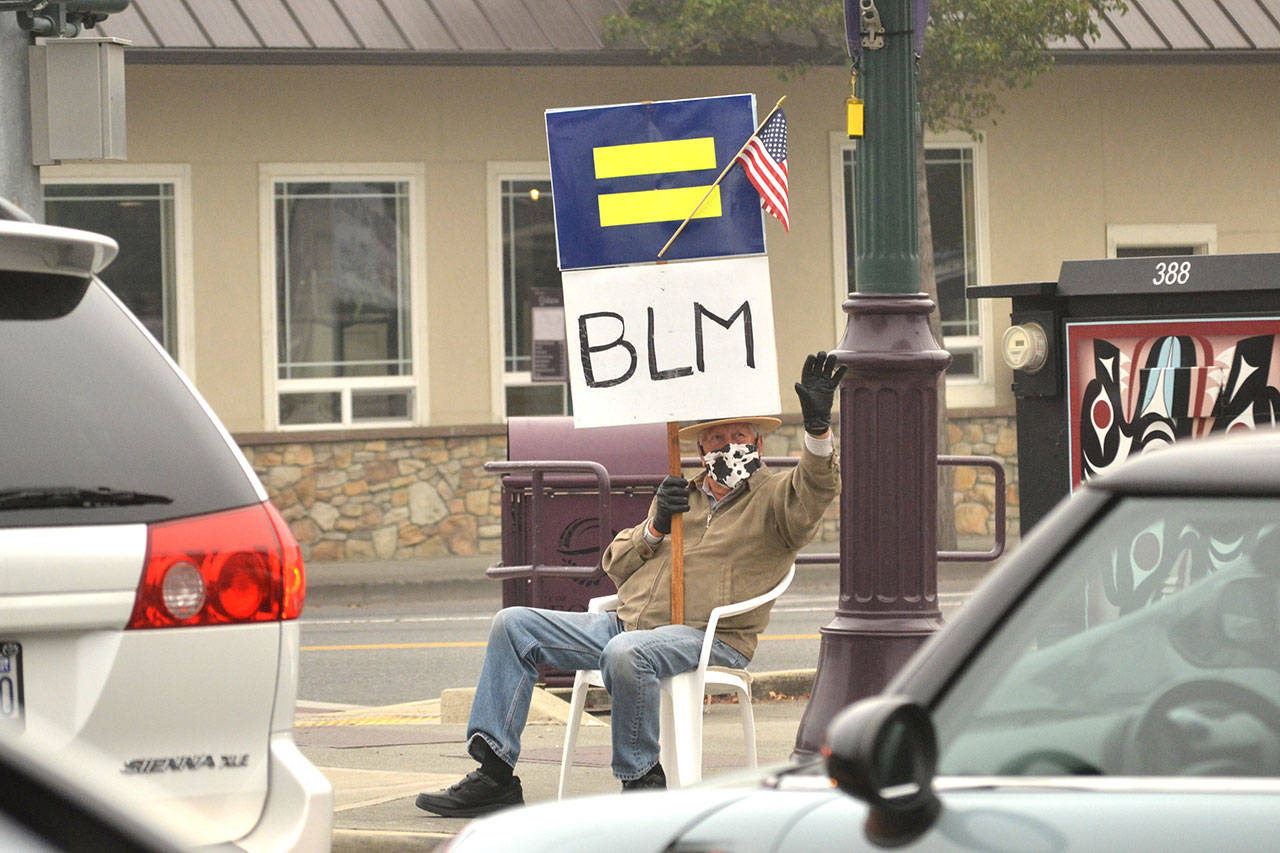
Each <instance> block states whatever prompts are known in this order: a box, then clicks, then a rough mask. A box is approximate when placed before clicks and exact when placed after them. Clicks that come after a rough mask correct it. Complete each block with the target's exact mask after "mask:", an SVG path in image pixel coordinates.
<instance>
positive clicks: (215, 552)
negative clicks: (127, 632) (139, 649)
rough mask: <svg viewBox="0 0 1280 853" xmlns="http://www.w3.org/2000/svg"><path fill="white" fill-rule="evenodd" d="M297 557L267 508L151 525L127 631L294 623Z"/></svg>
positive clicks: (299, 592) (300, 580) (298, 600)
mask: <svg viewBox="0 0 1280 853" xmlns="http://www.w3.org/2000/svg"><path fill="white" fill-rule="evenodd" d="M305 593H306V580H305V573H304V569H303V565H302V553H301V549H299V547H298V543H297V540H295V539H294V538H293V534H292V533H291V532H290V531H289V527H288V525H287V524H285V522H284V519H283V518H281V517H280V514H279V512H277V511H276V509H275V507H273V506H271V504H269V503H266V504H255V505H254V506H248V507H244V508H242V509H234V510H228V511H227V512H219V513H213V514H210V515H202V516H197V517H195V518H184V519H180V520H178V521H166V522H161V523H158V524H152V525H149V526H148V528H147V561H146V566H145V568H144V569H143V572H142V581H141V583H139V584H138V593H137V597H136V598H135V599H134V605H133V615H132V616H131V617H130V618H129V624H128V625H127V626H126V627H128V628H173V627H178V626H190V625H230V624H240V623H245V622H266V621H271V620H276V619H296V618H297V617H298V615H299V614H300V613H301V612H302V600H303V597H304V596H305Z"/></svg>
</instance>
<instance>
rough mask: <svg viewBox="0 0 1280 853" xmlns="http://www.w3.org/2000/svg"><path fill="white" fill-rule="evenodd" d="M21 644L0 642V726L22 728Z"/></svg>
mask: <svg viewBox="0 0 1280 853" xmlns="http://www.w3.org/2000/svg"><path fill="white" fill-rule="evenodd" d="M22 705H23V696H22V644H21V643H15V642H12V641H10V640H0V726H4V727H6V728H8V727H9V726H15V727H17V728H19V729H21V728H22V726H23V710H22Z"/></svg>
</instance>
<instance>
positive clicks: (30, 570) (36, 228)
mask: <svg viewBox="0 0 1280 853" xmlns="http://www.w3.org/2000/svg"><path fill="white" fill-rule="evenodd" d="M115 253H116V246H115V244H114V242H113V241H111V240H110V239H109V238H106V237H102V236H99V235H95V234H90V233H87V232H82V231H75V230H71V229H66V228H56V227H51V226H45V225H39V224H36V223H33V222H31V221H30V220H29V218H28V217H26V216H25V214H23V213H22V212H21V211H19V210H17V209H16V208H14V207H12V206H11V205H8V204H6V203H2V202H0V365H3V369H0V736H7V737H9V738H14V739H18V740H20V741H26V742H28V743H34V744H38V745H39V748H40V749H55V750H56V749H60V748H62V747H67V748H73V749H77V750H85V749H87V750H89V751H91V752H95V753H97V754H99V755H101V756H105V757H106V759H107V761H109V762H110V765H111V766H113V767H114V769H115V771H116V782H115V784H118V785H119V786H122V787H126V788H138V789H140V790H145V791H148V792H154V793H148V795H147V797H148V802H149V803H151V807H152V808H153V809H154V810H155V811H156V812H157V813H158V814H160V813H163V812H165V811H166V810H167V809H170V808H171V809H173V810H174V811H177V812H181V813H182V814H183V815H184V816H189V815H192V814H195V815H196V817H197V820H196V823H197V824H198V830H197V831H198V841H199V842H200V843H204V844H221V843H228V842H230V843H233V844H234V845H236V846H238V847H241V848H243V849H246V850H328V849H329V845H330V835H331V826H332V806H333V794H332V788H331V786H330V785H329V783H328V781H327V780H326V779H325V778H324V776H323V775H322V774H321V773H320V772H319V771H318V770H317V769H316V768H315V767H314V766H312V765H311V763H310V762H308V761H307V760H306V758H304V757H303V756H302V754H301V753H300V752H299V751H298V749H297V747H296V746H295V744H294V741H293V735H292V729H293V715H294V704H295V699H296V688H297V677H298V646H299V632H298V622H297V618H298V615H299V613H300V612H301V610H302V603H303V598H304V596H305V586H306V582H305V574H304V568H303V563H302V556H301V552H300V550H299V548H298V545H297V542H296V541H295V540H294V538H293V536H292V534H291V533H290V531H289V528H288V526H287V525H286V524H285V523H284V521H283V519H282V518H281V517H280V514H279V513H278V512H277V511H276V509H275V508H274V507H273V506H272V505H271V504H270V502H269V501H268V500H267V496H266V492H265V491H264V489H263V487H262V485H261V483H260V482H259V481H258V479H257V477H256V476H255V475H254V472H253V470H252V469H251V468H250V467H249V465H248V463H247V462H246V460H245V458H244V456H243V455H242V454H241V453H240V451H239V449H238V448H237V447H236V445H235V444H234V442H233V441H232V440H231V437H230V436H229V435H228V434H227V432H226V430H225V429H224V428H223V426H222V424H221V423H219V421H218V419H217V417H216V416H215V415H214V414H213V412H212V411H211V410H210V409H209V407H208V405H207V404H206V403H205V402H204V400H203V399H202V398H201V397H200V395H199V394H198V393H197V392H196V390H195V388H194V387H193V386H192V385H191V383H190V382H189V381H188V379H187V378H186V376H184V375H183V373H182V372H181V371H180V370H179V369H178V367H177V365H175V364H174V363H173V361H172V360H171V359H170V358H169V356H168V355H167V354H166V353H165V351H164V349H163V348H162V347H161V346H160V345H159V344H158V343H157V342H156V341H155V340H154V338H152V337H151V335H150V334H149V333H148V332H147V331H146V330H145V328H144V327H143V326H142V325H141V323H139V322H138V320H137V319H135V318H134V316H133V315H132V314H131V313H130V312H129V311H128V310H127V309H126V308H125V307H124V305H123V304H122V303H121V302H120V300H119V299H117V298H116V297H115V296H114V295H113V294H112V293H111V291H110V290H108V289H107V288H106V287H105V286H104V285H103V284H102V282H101V281H99V280H98V279H97V278H96V277H95V274H96V273H97V272H98V271H99V270H101V269H102V268H103V267H105V266H106V265H107V264H108V263H109V262H110V261H111V259H112V258H113V257H114V255H115ZM184 822H186V823H187V824H188V825H190V823H191V821H190V819H189V818H187V817H184Z"/></svg>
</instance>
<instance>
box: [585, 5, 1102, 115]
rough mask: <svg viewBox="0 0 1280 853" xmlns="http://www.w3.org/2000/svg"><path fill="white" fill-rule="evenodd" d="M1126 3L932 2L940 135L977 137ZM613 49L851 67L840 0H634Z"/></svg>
mask: <svg viewBox="0 0 1280 853" xmlns="http://www.w3.org/2000/svg"><path fill="white" fill-rule="evenodd" d="M1123 9H1124V2H1123V0H932V4H931V8H930V14H929V25H928V27H929V28H928V30H927V32H926V34H925V48H924V56H923V57H922V59H921V62H920V74H919V78H918V85H919V94H920V108H921V111H922V116H923V119H924V122H925V124H926V126H928V127H929V129H931V130H934V131H943V130H953V129H960V130H966V131H969V132H973V130H974V128H975V126H976V124H977V123H979V122H981V121H983V120H984V119H986V118H988V117H990V116H992V115H993V114H996V113H998V112H999V110H1000V106H999V100H998V99H999V94H1000V92H1001V91H1004V90H1006V89H1011V88H1017V87H1023V86H1029V85H1030V84H1031V83H1032V81H1034V80H1035V78H1036V77H1037V76H1038V75H1040V74H1041V73H1042V72H1044V71H1046V70H1047V69H1048V68H1050V67H1051V66H1052V64H1053V58H1052V56H1051V55H1050V53H1049V50H1048V48H1049V46H1050V45H1051V44H1053V43H1054V42H1055V41H1057V40H1061V39H1070V38H1079V39H1087V38H1090V37H1094V36H1097V35H1098V24H1097V16H1098V15H1099V14H1101V13H1102V12H1104V11H1110V10H1123ZM605 36H606V39H607V40H608V41H609V43H610V44H613V45H623V44H631V45H638V46H640V47H642V48H644V49H647V50H649V51H650V52H651V53H653V54H655V55H657V56H660V57H661V58H662V59H663V60H664V61H666V62H671V63H693V62H705V61H739V62H744V63H751V64H755V63H765V64H770V65H773V66H775V67H777V68H778V69H779V70H780V71H782V72H794V71H797V70H800V71H803V70H804V68H805V66H807V65H813V64H821V65H832V64H838V63H841V62H844V61H847V58H848V57H847V56H846V53H845V42H844V7H843V4H842V3H841V2H840V0H632V2H631V3H630V5H629V6H628V11H627V15H626V16H612V17H610V18H608V19H607V20H606V21H605Z"/></svg>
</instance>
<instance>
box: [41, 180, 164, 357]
mask: <svg viewBox="0 0 1280 853" xmlns="http://www.w3.org/2000/svg"><path fill="white" fill-rule="evenodd" d="M44 202H45V219H46V220H47V221H48V223H49V224H50V225H62V226H64V227H67V228H81V229H84V230H85V231H96V232H98V233H99V234H106V235H107V236H108V237H111V238H112V239H114V240H115V241H116V242H117V243H118V244H119V245H120V253H119V255H117V256H116V259H115V260H114V261H112V263H111V264H110V265H109V266H108V267H107V268H106V269H105V270H103V271H102V272H101V274H100V278H101V279H102V281H103V282H104V283H105V284H106V285H107V286H108V287H109V288H111V290H112V292H114V293H115V294H116V295H117V296H118V297H120V300H121V301H122V302H124V304H125V305H127V306H128V307H129V310H130V311H132V312H133V313H134V315H136V316H137V318H138V319H139V320H141V321H142V324H143V325H144V326H146V327H147V330H148V331H150V332H151V334H152V335H153V336H154V337H155V339H156V340H157V341H159V342H160V343H161V344H162V345H163V346H164V348H165V349H166V350H168V352H169V354H170V355H171V356H173V358H174V360H178V312H177V283H176V282H177V252H176V250H175V237H174V234H175V214H174V185H173V184H172V183H169V182H161V183H153V182H146V183H143V182H138V183H133V182H130V183H123V182H122V183H46V184H45V186H44Z"/></svg>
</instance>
